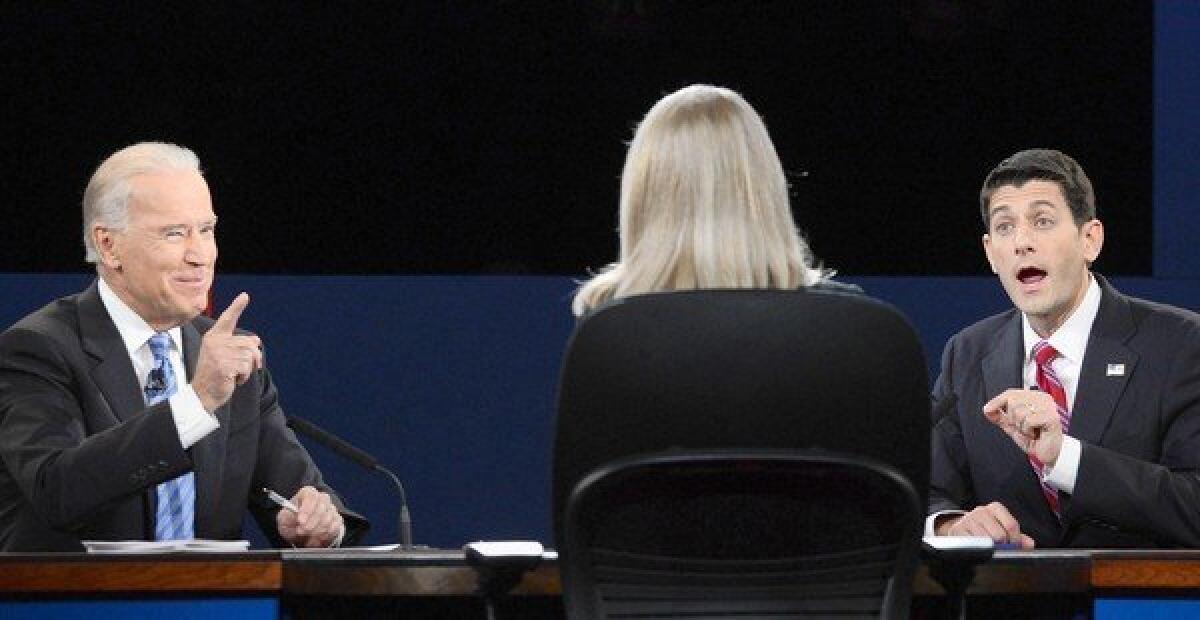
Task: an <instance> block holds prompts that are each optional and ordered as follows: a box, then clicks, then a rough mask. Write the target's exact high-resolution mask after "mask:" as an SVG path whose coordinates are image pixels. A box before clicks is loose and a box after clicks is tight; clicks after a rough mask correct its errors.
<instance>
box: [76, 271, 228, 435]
mask: <svg viewBox="0 0 1200 620" xmlns="http://www.w3.org/2000/svg"><path fill="white" fill-rule="evenodd" d="M97 288H98V289H99V291H100V301H101V302H102V303H103V304H104V309H105V310H107V311H108V316H109V317H111V318H112V321H113V323H114V324H115V325H116V326H117V332H118V333H119V334H121V340H122V341H123V342H124V343H125V350H126V351H127V352H128V353H129V360H130V361H131V362H133V372H134V374H135V375H136V376H137V381H138V386H140V387H141V388H142V390H143V392H144V391H145V389H146V380H147V379H148V378H149V376H150V370H151V369H152V368H154V353H152V352H151V351H150V342H149V341H150V337H151V336H153V335H154V334H155V333H157V332H155V331H154V328H152V327H150V326H149V325H147V324H146V321H145V320H144V319H142V317H140V316H138V314H137V313H136V312H134V311H133V309H132V308H130V307H129V306H128V305H126V304H125V302H123V301H121V298H120V297H117V294H116V293H115V292H114V291H113V290H112V288H111V287H109V285H108V283H107V282H105V281H104V278H100V281H99V283H98V285H97ZM167 334H168V335H170V337H171V346H170V349H169V350H168V351H167V356H168V357H169V358H170V359H171V370H172V371H174V373H175V384H176V386H177V389H176V390H175V394H173V395H172V396H171V397H170V399H169V401H170V403H171V417H173V418H174V419H175V430H176V431H178V432H179V443H180V444H182V445H183V449H184V450H186V449H188V448H190V447H192V446H193V445H194V444H195V443H196V442H197V441H200V440H201V439H203V438H204V437H205V436H207V435H208V434H209V433H211V432H213V431H215V430H217V428H218V427H220V423H219V422H217V418H216V416H214V415H212V414H210V413H209V412H208V411H206V410H205V409H204V405H203V404H201V403H200V397H199V396H197V395H196V390H194V389H192V386H191V384H189V383H188V382H187V369H186V367H185V366H184V364H183V353H182V352H183V336H182V330H181V329H180V328H178V327H176V328H174V329H171V330H168V331H167Z"/></svg>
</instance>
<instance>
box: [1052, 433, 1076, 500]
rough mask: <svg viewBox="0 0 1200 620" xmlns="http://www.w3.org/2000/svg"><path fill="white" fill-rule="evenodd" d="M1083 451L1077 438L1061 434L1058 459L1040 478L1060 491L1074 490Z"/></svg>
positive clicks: (1072, 491)
mask: <svg viewBox="0 0 1200 620" xmlns="http://www.w3.org/2000/svg"><path fill="white" fill-rule="evenodd" d="M1082 452H1083V444H1081V443H1079V440H1078V439H1075V438H1074V437H1071V436H1069V435H1063V442H1062V448H1060V449H1059V451H1058V460H1056V461H1054V467H1051V468H1050V469H1049V470H1048V471H1046V472H1044V475H1043V476H1042V480H1043V481H1044V482H1045V483H1046V484H1047V485H1049V486H1051V487H1053V488H1055V489H1058V490H1059V492H1061V493H1068V494H1070V493H1074V492H1075V479H1076V478H1078V477H1079V458H1080V456H1081V454H1082Z"/></svg>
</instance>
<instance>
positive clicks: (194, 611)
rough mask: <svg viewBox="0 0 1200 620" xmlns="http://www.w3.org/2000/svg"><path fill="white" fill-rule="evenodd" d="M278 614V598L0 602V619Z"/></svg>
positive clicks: (236, 618)
mask: <svg viewBox="0 0 1200 620" xmlns="http://www.w3.org/2000/svg"><path fill="white" fill-rule="evenodd" d="M278 617H279V599H276V598H230V599H211V598H197V599H169V600H134V599H102V600H93V599H88V600H78V601H0V618H38V620H58V619H59V618H62V619H64V620H65V619H70V620H78V619H79V618H87V619H88V620H132V619H137V618H146V619H150V618H154V619H158V618H171V620H251V619H255V620H264V619H267V618H272V619H273V618H278Z"/></svg>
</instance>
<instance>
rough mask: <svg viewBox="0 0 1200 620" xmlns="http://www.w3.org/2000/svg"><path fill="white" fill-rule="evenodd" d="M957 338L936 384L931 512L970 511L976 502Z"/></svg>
mask: <svg viewBox="0 0 1200 620" xmlns="http://www.w3.org/2000/svg"><path fill="white" fill-rule="evenodd" d="M956 341H957V338H951V339H950V341H949V342H947V343H946V348H945V350H944V351H943V352H942V368H941V372H940V373H939V374H938V378H937V382H936V383H934V386H933V397H932V398H933V404H932V411H933V436H932V438H931V439H930V449H931V450H932V454H931V456H930V477H929V506H928V514H934V513H936V512H941V511H943V510H970V509H971V508H974V507H975V503H976V502H975V498H974V495H975V492H974V489H973V488H972V486H971V474H970V464H969V463H968V461H967V449H966V444H965V443H964V441H963V435H962V426H961V424H960V422H959V412H958V397H957V394H956V393H955V388H954V376H953V374H952V373H953V369H954V356H955V355H954V354H955V348H956V346H955V345H956Z"/></svg>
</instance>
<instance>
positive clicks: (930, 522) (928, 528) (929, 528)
mask: <svg viewBox="0 0 1200 620" xmlns="http://www.w3.org/2000/svg"><path fill="white" fill-rule="evenodd" d="M965 514H967V511H965V510H939V511H937V512H935V513H933V514H931V515H929V516H928V517H925V535H926V536H937V532H935V531H934V530H933V526H934V524H935V523H937V520H938V519H939V518H941V517H945V516H948V515H949V516H957V515H965Z"/></svg>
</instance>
